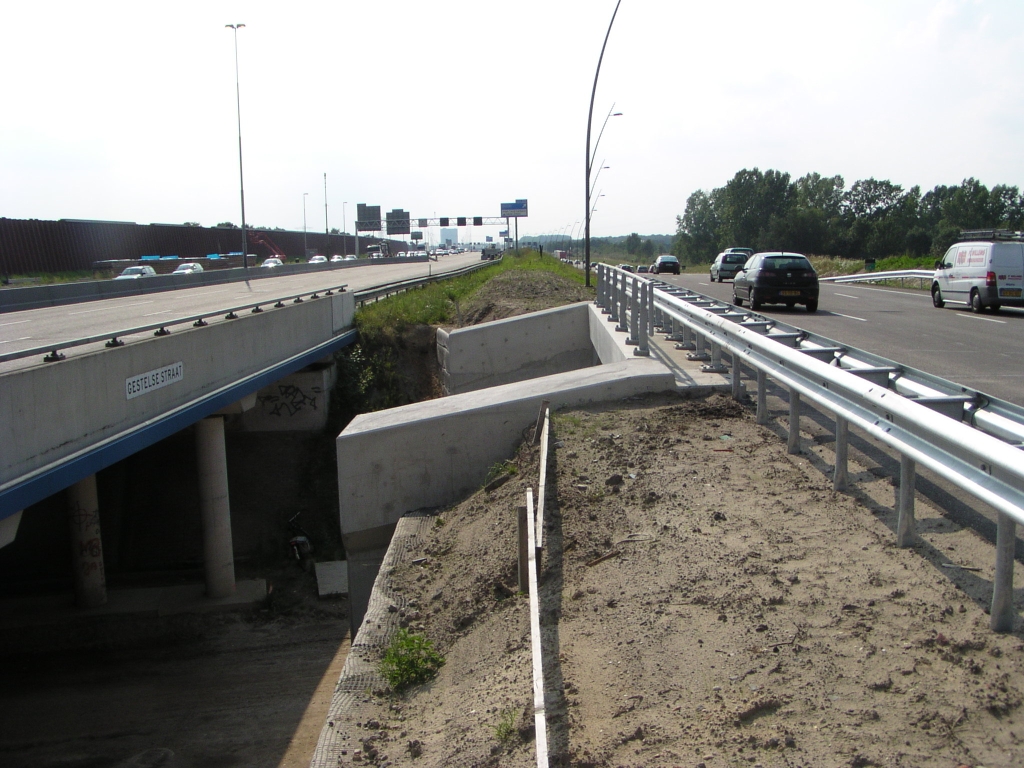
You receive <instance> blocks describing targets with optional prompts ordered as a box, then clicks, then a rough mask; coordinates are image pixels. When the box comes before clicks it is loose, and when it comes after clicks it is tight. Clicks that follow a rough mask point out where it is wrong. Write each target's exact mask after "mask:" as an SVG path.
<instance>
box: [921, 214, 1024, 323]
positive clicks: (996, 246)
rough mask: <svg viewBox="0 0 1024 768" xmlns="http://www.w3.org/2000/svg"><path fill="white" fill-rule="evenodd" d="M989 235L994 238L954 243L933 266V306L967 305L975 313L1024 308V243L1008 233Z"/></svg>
mask: <svg viewBox="0 0 1024 768" xmlns="http://www.w3.org/2000/svg"><path fill="white" fill-rule="evenodd" d="M992 234H993V235H997V237H994V238H992V239H988V240H977V241H974V242H964V243H957V244H956V245H954V246H952V247H951V248H950V249H949V250H948V251H946V255H945V256H943V257H942V260H941V261H937V262H936V263H935V275H934V276H933V277H932V304H934V305H935V306H936V307H942V306H944V305H945V304H946V302H952V303H954V304H966V305H967V306H969V307H970V308H971V310H972V311H974V312H982V311H984V310H986V309H991V310H992V311H993V312H998V311H999V308H1000V307H1001V306H1002V305H1003V304H1007V305H1009V306H1014V307H1022V306H1024V295H1022V293H1021V292H1022V289H1024V241H1022V239H1021V238H1019V237H1016V236H1014V235H1013V234H1011V233H1005V234H1002V233H996V232H993V233H992ZM1000 235H1001V236H1000Z"/></svg>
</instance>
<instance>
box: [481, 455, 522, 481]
mask: <svg viewBox="0 0 1024 768" xmlns="http://www.w3.org/2000/svg"><path fill="white" fill-rule="evenodd" d="M518 471H519V467H517V466H516V463H515V462H514V461H511V460H507V459H506V460H505V461H499V462H498V463H497V464H492V465H491V468H490V469H488V470H487V477H485V478H484V485H487V484H488V483H489V482H491V481H492V480H497V479H498V478H499V477H501V476H502V475H514V474H516V473H517V472H518Z"/></svg>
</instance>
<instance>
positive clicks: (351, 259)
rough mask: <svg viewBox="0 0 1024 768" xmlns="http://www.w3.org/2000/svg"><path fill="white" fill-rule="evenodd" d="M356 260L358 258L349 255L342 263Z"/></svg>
mask: <svg viewBox="0 0 1024 768" xmlns="http://www.w3.org/2000/svg"><path fill="white" fill-rule="evenodd" d="M358 258H359V257H358V256H356V255H355V254H352V253H350V254H349V255H348V256H346V257H345V258H344V261H356V260H357V259H358Z"/></svg>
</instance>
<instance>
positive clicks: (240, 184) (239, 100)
mask: <svg viewBox="0 0 1024 768" xmlns="http://www.w3.org/2000/svg"><path fill="white" fill-rule="evenodd" d="M244 26H245V24H225V25H224V28H225V29H227V28H228V27H230V28H231V30H232V31H233V32H234V36H235V105H236V107H237V109H238V187H239V190H240V192H241V197H242V267H243V268H244V269H245V274H246V276H248V274H249V256H248V253H247V252H248V250H249V244H248V238H247V237H246V236H245V181H244V179H243V178H242V96H241V92H240V91H239V89H238V30H240V29H241V28H242V27H244Z"/></svg>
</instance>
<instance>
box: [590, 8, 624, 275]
mask: <svg viewBox="0 0 1024 768" xmlns="http://www.w3.org/2000/svg"><path fill="white" fill-rule="evenodd" d="M621 4H622V0H617V2H616V3H615V10H614V11H613V12H612V20H611V21H609V22H608V31H607V32H605V35H604V43H602V44H601V55H600V56H598V58H597V69H596V70H595V71H594V87H593V88H592V89H591V91H590V110H589V111H588V112H587V152H586V155H585V159H586V179H585V184H584V190H585V193H586V203H585V205H584V206H583V214H584V216H585V217H586V223H585V225H584V227H585V230H586V235H585V245H584V250H585V252H586V254H585V264H584V270H585V272H586V285H587V287H588V288H589V287H590V165H591V162H592V159H591V156H590V124H591V122H592V121H593V119H594V96H595V95H596V94H597V77H598V75H600V74H601V61H602V60H603V59H604V49H605V48H606V47H607V45H608V36H609V35H611V33H612V24H614V23H615V15H616V14H617V13H618V12H619V6H620V5H621ZM612 108H613V109H614V108H615V105H614V104H613V105H612ZM611 116H612V113H611V112H610V111H609V112H608V117H611ZM608 117H606V118H605V119H604V122H605V125H607V124H608ZM601 133H604V126H601ZM597 142H598V144H600V143H601V137H600V135H599V136H598V137H597ZM594 151H595V152H596V151H597V147H596V146H595V147H594Z"/></svg>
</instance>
